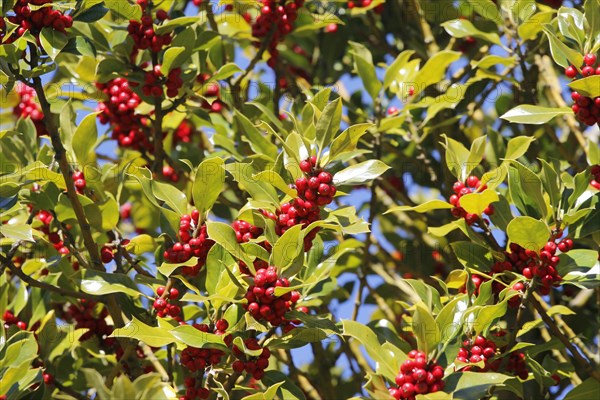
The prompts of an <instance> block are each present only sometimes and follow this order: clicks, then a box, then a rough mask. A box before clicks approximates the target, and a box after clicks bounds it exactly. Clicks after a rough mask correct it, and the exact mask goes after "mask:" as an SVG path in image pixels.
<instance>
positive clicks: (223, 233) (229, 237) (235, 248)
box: [206, 221, 252, 265]
mask: <svg viewBox="0 0 600 400" xmlns="http://www.w3.org/2000/svg"><path fill="white" fill-rule="evenodd" d="M206 230H207V232H208V237H209V238H211V239H212V240H214V241H215V242H216V243H218V244H219V245H221V246H222V247H223V248H224V249H225V250H226V251H227V252H229V254H231V255H232V256H234V257H235V258H237V259H239V260H242V261H243V262H245V263H246V265H250V264H251V263H252V260H251V259H250V258H248V256H247V255H246V253H245V252H244V250H243V248H242V246H240V244H239V243H238V242H237V239H236V238H235V231H234V230H233V228H232V227H231V226H230V225H228V224H225V223H223V222H213V221H208V222H207V223H206Z"/></svg>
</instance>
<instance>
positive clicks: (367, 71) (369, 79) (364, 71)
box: [350, 42, 382, 101]
mask: <svg viewBox="0 0 600 400" xmlns="http://www.w3.org/2000/svg"><path fill="white" fill-rule="evenodd" d="M350 45H351V46H352V48H353V51H352V52H351V54H352V56H353V57H354V66H355V68H356V70H357V72H358V75H359V76H360V78H361V79H362V82H363V85H364V87H365V89H366V90H367V93H369V96H371V100H373V101H375V99H377V96H378V95H379V91H380V90H381V87H382V84H381V82H380V81H379V79H378V78H377V74H376V73H375V65H374V64H373V60H372V57H371V58H368V59H367V58H364V57H362V56H361V53H362V52H365V51H366V52H368V51H369V50H368V49H367V48H365V47H364V46H363V45H361V44H359V43H355V42H350ZM359 46H360V47H361V49H358V47H359Z"/></svg>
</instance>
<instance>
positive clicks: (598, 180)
mask: <svg viewBox="0 0 600 400" xmlns="http://www.w3.org/2000/svg"><path fill="white" fill-rule="evenodd" d="M590 172H591V173H592V175H594V179H592V180H591V181H590V185H592V187H594V188H595V189H596V190H600V165H593V166H592V168H590Z"/></svg>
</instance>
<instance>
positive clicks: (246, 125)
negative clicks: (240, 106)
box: [234, 110, 278, 160]
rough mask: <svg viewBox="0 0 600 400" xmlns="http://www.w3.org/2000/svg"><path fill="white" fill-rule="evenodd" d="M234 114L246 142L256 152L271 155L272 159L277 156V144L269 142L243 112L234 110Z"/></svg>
mask: <svg viewBox="0 0 600 400" xmlns="http://www.w3.org/2000/svg"><path fill="white" fill-rule="evenodd" d="M234 114H235V119H236V121H237V123H238V124H239V125H240V128H241V130H242V133H243V134H244V136H247V138H248V143H250V146H251V147H252V149H253V150H254V151H255V152H256V153H258V154H260V153H262V154H265V155H267V156H269V157H271V158H272V159H273V160H274V159H275V158H277V153H278V150H277V146H275V145H274V144H273V143H271V141H269V140H268V139H267V138H266V137H265V136H264V135H263V134H262V133H261V132H260V131H259V130H258V128H257V127H256V126H254V124H252V122H250V120H249V119H248V118H247V117H246V116H245V115H244V114H242V113H240V112H239V111H238V110H235V112H234Z"/></svg>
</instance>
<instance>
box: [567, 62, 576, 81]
mask: <svg viewBox="0 0 600 400" xmlns="http://www.w3.org/2000/svg"><path fill="white" fill-rule="evenodd" d="M565 75H566V76H567V78H571V79H573V78H575V77H576V76H577V68H575V67H574V66H573V65H570V66H568V67H567V68H566V69H565Z"/></svg>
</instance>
